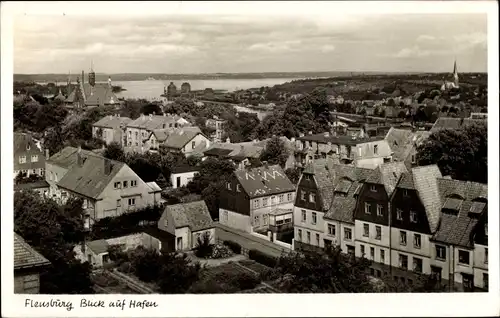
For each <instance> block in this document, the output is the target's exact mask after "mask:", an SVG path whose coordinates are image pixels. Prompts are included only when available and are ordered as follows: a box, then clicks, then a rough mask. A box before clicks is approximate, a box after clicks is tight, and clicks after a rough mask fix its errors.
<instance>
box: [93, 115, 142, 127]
mask: <svg viewBox="0 0 500 318" xmlns="http://www.w3.org/2000/svg"><path fill="white" fill-rule="evenodd" d="M131 121H132V119H130V118H128V117H118V116H113V115H109V116H106V117H103V118H101V119H100V120H98V121H97V122H95V123H94V124H93V126H95V127H105V128H113V129H116V128H121V127H125V126H126V125H127V124H128V123H129V122H131Z"/></svg>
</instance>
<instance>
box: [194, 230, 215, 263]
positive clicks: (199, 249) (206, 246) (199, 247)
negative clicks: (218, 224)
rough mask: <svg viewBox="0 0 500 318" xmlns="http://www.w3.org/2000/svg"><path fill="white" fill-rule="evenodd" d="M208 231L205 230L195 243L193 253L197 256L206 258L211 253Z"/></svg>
mask: <svg viewBox="0 0 500 318" xmlns="http://www.w3.org/2000/svg"><path fill="white" fill-rule="evenodd" d="M210 240H211V235H210V232H205V233H203V235H201V236H199V237H198V239H197V243H196V250H195V255H196V256H197V257H202V258H208V257H210V256H211V255H212V249H213V246H212V244H211V243H210Z"/></svg>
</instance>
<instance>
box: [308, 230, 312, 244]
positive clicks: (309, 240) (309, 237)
mask: <svg viewBox="0 0 500 318" xmlns="http://www.w3.org/2000/svg"><path fill="white" fill-rule="evenodd" d="M307 243H309V244H311V232H309V231H307Z"/></svg>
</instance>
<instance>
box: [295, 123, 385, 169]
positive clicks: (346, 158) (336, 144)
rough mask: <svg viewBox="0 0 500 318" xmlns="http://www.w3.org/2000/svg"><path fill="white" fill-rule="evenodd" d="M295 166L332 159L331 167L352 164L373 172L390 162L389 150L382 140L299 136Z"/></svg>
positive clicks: (320, 135) (319, 135)
mask: <svg viewBox="0 0 500 318" xmlns="http://www.w3.org/2000/svg"><path fill="white" fill-rule="evenodd" d="M296 142H297V143H298V148H299V151H298V152H297V155H298V158H297V159H298V160H297V161H298V162H300V163H301V164H302V165H305V164H307V163H308V162H309V161H311V160H312V159H314V158H315V157H318V158H327V157H329V158H332V159H333V160H334V162H335V163H344V164H352V165H354V166H357V167H361V168H374V167H376V166H378V165H380V164H382V163H384V162H391V161H392V150H391V148H390V147H389V144H388V143H387V141H385V140H384V139H383V137H365V138H357V137H351V136H340V135H337V134H335V133H333V134H332V133H330V132H324V133H321V134H312V132H309V134H308V135H303V134H301V135H300V137H299V138H297V141H296Z"/></svg>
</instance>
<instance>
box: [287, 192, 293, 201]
mask: <svg viewBox="0 0 500 318" xmlns="http://www.w3.org/2000/svg"><path fill="white" fill-rule="evenodd" d="M286 200H287V201H292V194H291V193H288V194H287V195H286Z"/></svg>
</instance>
